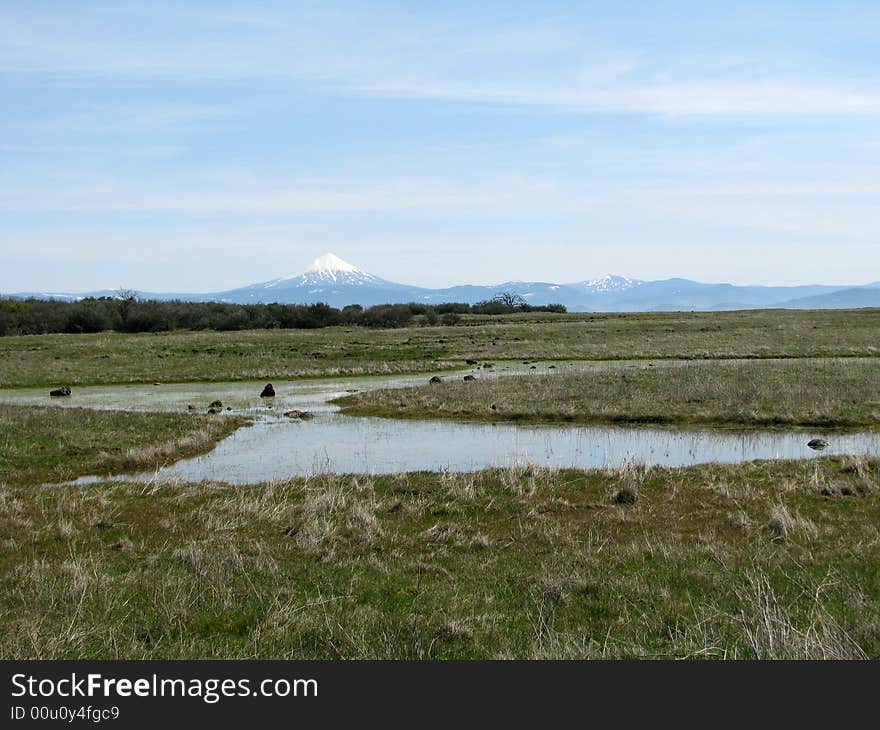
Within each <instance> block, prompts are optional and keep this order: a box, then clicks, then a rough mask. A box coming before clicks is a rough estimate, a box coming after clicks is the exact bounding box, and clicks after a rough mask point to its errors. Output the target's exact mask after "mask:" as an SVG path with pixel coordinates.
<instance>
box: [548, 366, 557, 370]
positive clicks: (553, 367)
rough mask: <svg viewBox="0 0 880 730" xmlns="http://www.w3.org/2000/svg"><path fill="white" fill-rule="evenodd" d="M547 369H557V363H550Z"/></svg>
mask: <svg viewBox="0 0 880 730" xmlns="http://www.w3.org/2000/svg"><path fill="white" fill-rule="evenodd" d="M547 369H548V370H556V366H555V365H548V366H547Z"/></svg>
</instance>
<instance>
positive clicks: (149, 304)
mask: <svg viewBox="0 0 880 730" xmlns="http://www.w3.org/2000/svg"><path fill="white" fill-rule="evenodd" d="M565 311H566V309H565V307H564V306H562V305H561V304H550V305H546V306H532V305H529V304H528V303H527V302H526V301H525V300H523V299H522V298H521V297H518V296H517V295H511V294H508V293H506V292H505V293H502V294H500V295H498V296H497V297H495V298H494V299H492V300H489V301H485V302H479V303H477V304H467V303H463V302H448V303H443V304H436V305H428V304H421V303H418V302H415V303H410V304H381V305H377V306H372V307H366V308H364V307H361V306H360V305H357V304H352V305H350V306H347V307H343V308H341V309H339V308H336V307H331V306H330V305H328V304H321V303H319V304H231V303H226V302H185V301H179V300H173V301H158V300H148V299H147V300H145V299H139V298H138V297H137V295H136V294H134V293H132V292H120V294H119V295H117V296H114V297H100V298H87V299H82V300H79V301H76V302H66V301H60V300H52V299H49V300H46V299H0V336H3V335H38V334H50V333H60V332H64V333H72V334H76V333H83V332H107V331H111V330H112V331H117V332H165V331H169V330H178V329H190V330H218V331H234V330H249V329H316V328H320V327H333V326H339V325H348V326H360V327H406V326H410V325H414V324H421V325H454V324H457V323H458V322H459V320H460V317H461V315H463V314H490V315H497V314H511V313H513V312H565Z"/></svg>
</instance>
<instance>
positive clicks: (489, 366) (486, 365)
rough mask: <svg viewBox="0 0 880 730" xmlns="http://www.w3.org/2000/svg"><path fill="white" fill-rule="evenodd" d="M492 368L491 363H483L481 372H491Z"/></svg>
mask: <svg viewBox="0 0 880 730" xmlns="http://www.w3.org/2000/svg"><path fill="white" fill-rule="evenodd" d="M494 367H495V366H494V365H493V364H492V363H491V362H484V363H483V370H491V369H492V368H494Z"/></svg>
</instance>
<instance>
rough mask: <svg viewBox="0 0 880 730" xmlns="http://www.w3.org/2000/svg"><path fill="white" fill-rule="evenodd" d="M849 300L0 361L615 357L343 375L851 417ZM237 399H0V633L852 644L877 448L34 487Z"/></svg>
mask: <svg viewBox="0 0 880 730" xmlns="http://www.w3.org/2000/svg"><path fill="white" fill-rule="evenodd" d="M878 325H880V312H878V311H875V310H864V311H853V312H740V313H736V312H734V313H718V314H652V315H642V314H639V315H562V316H550V315H528V316H513V317H507V318H493V319H486V318H478V317H467V318H465V319H464V321H463V323H462V324H461V325H460V326H456V327H446V328H442V327H440V328H417V327H414V328H408V329H402V330H383V331H370V330H363V329H345V328H334V329H328V330H320V331H308V332H307V331H286V332H236V333H211V332H199V333H193V332H177V333H163V334H157V335H120V334H103V335H70V336H64V335H53V336H43V337H15V338H0V385H2V386H4V387H12V386H39V387H47V386H50V385H56V384H61V383H69V384H72V385H83V384H98V383H135V382H154V381H159V382H171V381H195V380H207V381H220V380H237V379H265V380H277V379H282V378H293V377H304V376H318V375H336V374H341V373H347V374H378V373H383V372H404V371H409V372H430V371H436V370H439V369H442V368H445V367H452V366H459V365H462V364H463V360H464V359H465V358H468V357H474V358H477V359H480V360H493V361H502V360H503V359H510V360H536V359H538V358H541V360H542V362H543V364H544V365H547V364H548V363H549V361H550V360H553V359H556V360H564V359H587V360H605V361H616V360H619V361H620V362H596V363H595V364H594V367H593V368H592V370H591V371H590V372H588V373H585V374H582V375H567V374H563V373H562V372H561V370H562V369H563V368H560V372H559V373H558V374H557V375H554V376H547V375H542V376H535V377H531V376H530V377H522V378H510V379H503V380H499V381H497V382H494V383H488V382H477V383H463V382H460V381H459V378H460V377H461V376H460V375H457V376H450V378H452V377H454V378H455V382H450V378H447V379H446V381H447V382H444V383H442V384H441V385H438V386H431V387H430V388H428V387H425V388H424V389H422V388H417V389H413V390H411V391H405V392H401V391H395V392H394V393H393V394H383V393H378V394H365V395H364V396H363V397H362V398H360V397H359V398H358V399H356V401H354V402H357V403H359V404H361V405H360V406H359V407H364V408H366V407H367V406H369V407H373V408H377V409H379V411H382V412H385V413H392V412H393V413H394V415H401V414H411V415H418V414H420V413H427V412H430V413H431V415H433V416H440V417H447V416H451V417H477V418H484V417H487V416H488V415H489V414H488V410H489V407H490V406H491V405H492V404H493V403H494V404H495V405H496V411H493V412H492V414H491V417H493V418H498V417H501V418H523V419H533V418H543V419H560V418H561V419H564V420H591V419H597V420H653V421H667V422H668V421H670V420H674V421H682V422H697V423H738V424H740V425H742V424H747V425H754V424H762V425H763V424H767V423H780V424H807V423H810V424H820V425H841V424H846V425H860V426H861V425H872V424H873V423H874V422H876V419H877V414H878V407H880V406H878V397H877V389H876V385H877V383H878V378H877V372H878V370H877V367H878V365H880V360H875V358H876V357H877V354H878V349H877V344H876V332H877V331H878ZM736 358H740V359H736ZM742 358H746V360H743V359H742ZM769 358H777V359H769ZM778 358H781V359H778ZM810 358H812V359H810ZM651 363H653V365H651ZM543 372H545V373H546V372H547V371H546V370H545V371H543ZM401 403H402V404H403V406H401V405H400V404H401ZM237 423H238V422H237V421H235V420H234V419H227V418H224V417H222V416H218V417H215V418H214V419H212V418H210V417H207V416H203V415H191V414H158V413H121V412H111V411H89V410H83V409H68V408H24V407H12V406H3V407H0V434H2V435H0V658H17V659H21V658H25V657H33V658H42V659H49V658H125V659H139V658H235V657H259V658H276V657H277V658H377V657H378V658H398V659H404V658H422V659H426V658H432V659H448V658H486V657H492V658H494V657H500V658H517V657H520V658H581V657H589V658H595V657H640V658H656V657H676V658H677V657H692V658H756V657H757V658H864V657H871V658H880V528H878V525H880V462H878V461H871V460H865V459H856V458H846V459H844V458H824V459H820V460H814V461H809V462H807V461H805V462H772V463H754V464H744V465H737V466H727V465H718V464H711V465H704V466H695V467H690V468H686V469H645V468H636V467H632V466H628V467H626V468H623V469H619V470H614V471H576V470H569V471H557V470H550V469H538V468H532V467H522V468H510V469H500V470H492V471H486V472H480V473H477V474H456V473H448V474H436V473H413V474H397V475H389V476H383V477H375V478H371V477H364V476H332V475H325V476H320V477H315V478H312V479H294V480H290V481H287V482H278V483H269V484H259V485H253V486H249V487H229V486H224V485H219V484H199V485H188V484H165V485H158V484H134V483H113V482H112V481H111V482H108V483H104V484H94V485H90V486H88V487H76V488H58V489H44V488H41V487H40V486H39V485H40V484H41V483H43V482H45V481H59V480H63V479H69V478H72V477H74V476H77V475H79V474H84V473H94V472H99V473H103V472H107V471H115V470H116V469H120V468H124V469H133V468H149V467H151V466H155V465H157V464H159V463H162V462H163V461H166V460H168V461H170V460H173V459H176V458H179V457H180V456H182V455H185V454H189V453H196V452H200V451H203V450H205V449H207V448H209V447H210V445H211V444H212V443H213V442H214V441H215V440H216V439H217V438H220V437H221V436H222V435H224V434H225V433H228V432H229V430H230V429H232V428H234V427H235V426H236V425H237ZM627 496H628V497H630V498H631V503H627V502H626V500H624V499H623V497H627Z"/></svg>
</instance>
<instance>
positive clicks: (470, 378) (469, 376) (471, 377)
mask: <svg viewBox="0 0 880 730" xmlns="http://www.w3.org/2000/svg"><path fill="white" fill-rule="evenodd" d="M464 379H465V380H467V381H471V380H476V378H475V377H474V376H473V375H465V376H464Z"/></svg>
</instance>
